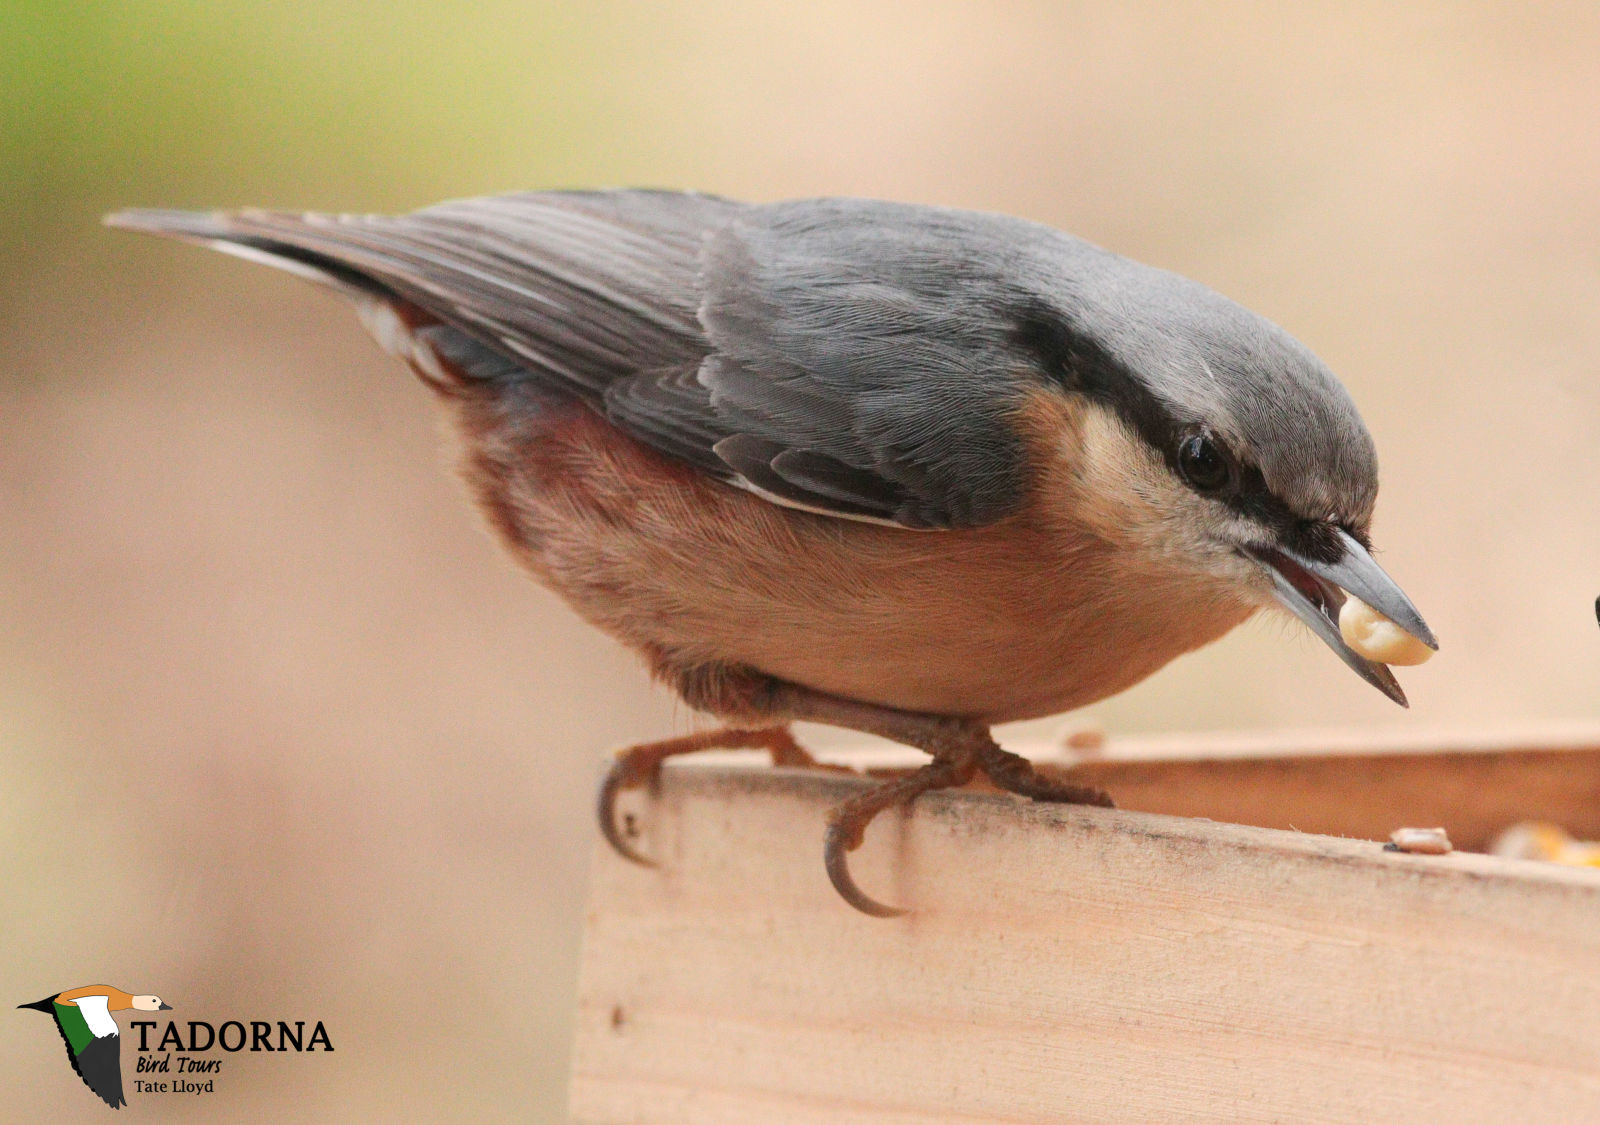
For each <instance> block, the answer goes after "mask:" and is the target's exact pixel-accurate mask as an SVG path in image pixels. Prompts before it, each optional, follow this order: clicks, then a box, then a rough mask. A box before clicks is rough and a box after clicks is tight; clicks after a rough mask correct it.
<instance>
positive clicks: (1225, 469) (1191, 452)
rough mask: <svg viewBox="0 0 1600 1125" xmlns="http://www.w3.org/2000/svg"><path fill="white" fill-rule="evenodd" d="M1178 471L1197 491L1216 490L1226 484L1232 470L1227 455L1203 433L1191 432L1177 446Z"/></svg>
mask: <svg viewBox="0 0 1600 1125" xmlns="http://www.w3.org/2000/svg"><path fill="white" fill-rule="evenodd" d="M1178 471H1179V472H1180V473H1182V474H1183V479H1184V480H1186V481H1188V482H1189V484H1190V486H1191V487H1192V488H1194V489H1195V490H1196V491H1198V492H1217V491H1220V490H1221V489H1224V488H1226V487H1227V486H1228V484H1229V482H1230V481H1231V480H1232V479H1233V470H1232V468H1231V467H1230V466H1229V464H1228V458H1227V456H1226V455H1225V454H1224V453H1223V452H1222V450H1221V449H1220V448H1219V447H1218V446H1217V443H1216V442H1214V441H1212V440H1211V439H1210V438H1209V437H1207V436H1206V435H1205V434H1192V435H1190V436H1189V437H1186V438H1184V439H1183V444H1182V445H1180V446H1178Z"/></svg>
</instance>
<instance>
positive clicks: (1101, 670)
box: [460, 402, 1250, 722]
mask: <svg viewBox="0 0 1600 1125" xmlns="http://www.w3.org/2000/svg"><path fill="white" fill-rule="evenodd" d="M542 409H543V412H542V413H538V414H535V413H532V412H526V411H519V412H517V413H516V414H514V415H510V416H508V415H506V414H504V413H502V412H501V411H499V410H490V409H485V408H484V406H483V405H482V404H474V403H470V402H469V403H465V404H463V405H462V407H461V413H460V418H461V421H462V427H463V432H464V435H465V437H466V458H465V462H466V472H467V477H468V480H469V482H470V483H471V485H472V487H473V488H474V490H475V492H476V493H477V496H478V498H479V500H480V501H481V503H482V505H483V507H484V509H485V510H486V512H488V514H489V516H490V519H491V522H493V523H494V525H495V526H496V528H497V529H498V530H499V531H500V533H501V535H502V537H503V538H504V539H505V540H506V541H507V543H508V545H509V546H510V547H511V549H512V550H513V551H514V552H515V553H516V554H517V556H518V557H519V558H520V560H521V561H522V562H523V563H524V564H525V565H526V566H527V567H528V568H529V569H530V570H531V571H533V573H534V574H535V575H537V576H538V577H539V578H540V579H541V580H542V581H543V582H545V583H546V584H547V585H549V586H550V587H551V588H552V589H553V590H555V591H556V592H558V593H559V594H561V595H562V596H563V597H564V598H565V599H566V600H567V601H568V602H569V603H571V605H572V606H573V607H574V608H575V609H576V610H577V611H578V612H579V613H580V614H582V615H583V616H584V617H585V618H587V619H588V620H589V621H591V622H592V623H594V624H595V625H597V626H599V627H600V628H602V629H604V630H606V631H607V632H609V633H611V634H612V635H614V636H616V637H617V638H619V639H621V640H622V641H623V642H624V643H627V644H629V645H631V646H633V647H635V648H637V649H640V650H642V651H647V652H650V653H652V654H653V655H654V656H655V657H656V658H657V659H664V660H665V661H666V662H667V663H668V664H670V665H674V666H677V667H689V666H694V665H698V664H705V663H734V664H744V665H749V666H752V667H754V668H757V669H759V670H761V671H764V672H766V673H768V674H770V675H773V676H777V677H779V678H781V679H785V680H789V681H792V682H795V683H799V684H804V685H806V686H809V687H814V688H817V689H820V690H824V691H828V692H833V693H836V694H840V695H845V696H848V697H850V698H854V699H859V700H864V701H868V702H873V703H880V704H884V705H888V706H893V707H898V708H903V709H907V710H913V711H928V712H936V713H941V714H959V715H968V716H973V717H977V718H982V719H985V720H988V721H992V722H1003V721H1007V720H1012V719H1021V718H1029V717H1035V716H1039V715H1047V714H1053V713H1056V712H1060V711H1064V710H1069V709H1071V708H1074V707H1079V706H1082V705H1084V704H1087V703H1091V702H1093V701H1094V700H1097V699H1101V698H1104V697H1105V696H1107V695H1111V694H1113V693H1115V692H1118V691H1121V690H1122V689H1124V688H1126V687H1128V686H1130V685H1132V684H1134V683H1136V682H1138V681H1139V680H1141V679H1143V678H1144V677H1146V676H1148V675H1149V674H1150V673H1152V672H1154V671H1155V670H1156V669H1157V668H1159V667H1161V666H1162V665H1163V664H1165V663H1167V662H1168V661H1169V660H1171V659H1172V658H1174V657H1175V656H1178V655H1180V654H1182V653H1184V652H1187V651H1189V650H1191V649H1193V648H1195V647H1197V646H1199V645H1202V644H1204V643H1206V642H1208V641H1210V640H1213V639H1215V638H1216V637H1218V636H1220V635H1221V634H1222V633H1224V632H1226V631H1227V630H1228V629H1229V628H1232V627H1233V626H1234V625H1235V624H1237V623H1238V622H1239V621H1241V620H1243V619H1244V618H1245V617H1246V616H1248V614H1249V612H1250V607H1249V606H1247V605H1244V604H1242V603H1237V602H1233V601H1229V600H1226V599H1217V598H1210V599H1204V598H1202V599H1198V600H1197V599H1196V598H1195V597H1194V591H1193V590H1190V589H1187V588H1183V583H1182V581H1181V580H1180V579H1177V578H1174V577H1172V576H1170V575H1163V574H1161V573H1160V572H1159V570H1158V569H1156V568H1151V569H1150V570H1149V572H1147V573H1141V572H1139V571H1138V570H1137V569H1135V570H1134V571H1132V572H1130V571H1129V569H1128V560H1127V559H1126V558H1125V557H1119V558H1118V559H1117V560H1116V561H1117V562H1118V566H1117V567H1116V568H1113V566H1112V562H1113V556H1112V554H1111V549H1110V548H1109V547H1108V546H1107V545H1106V544H1105V543H1104V542H1103V541H1102V540H1100V539H1098V538H1096V537H1094V536H1092V535H1089V534H1086V533H1082V532H1079V531H1074V530H1073V529H1072V528H1071V527H1070V526H1065V525H1063V524H1061V522H1060V521H1059V520H1045V519H1039V518H1035V517H1034V516H1032V515H1030V514H1029V513H1028V512H1024V513H1023V514H1021V515H1019V516H1017V517H1014V518H1012V519H1010V520H1007V521H1005V522H1003V523H1001V524H998V525H995V526H992V527H989V528H983V529H977V530H970V531H946V532H918V531H909V530H903V529H899V528H891V527H882V526H878V525H873V524H864V523H859V522H852V521H846V520H840V519H834V518H831V517H827V516H818V515H812V514H809V513H804V512H798V511H794V510H791V509H787V508H783V507H779V506H777V505H774V504H772V503H770V502H768V501H766V500H764V499H761V498H759V497H756V496H753V495H751V494H749V493H746V492H744V491H742V490H739V489H736V488H733V487H730V486H727V485H724V484H721V483H719V482H716V481H713V480H710V479H709V478H707V477H705V476H704V475H703V474H700V473H698V472H697V471H695V470H693V469H690V468H688V467H685V466H682V465H680V464H678V463H676V462H673V461H671V460H669V459H667V458H665V457H663V456H661V455H659V454H657V453H655V452H654V451H652V450H650V449H649V448H647V447H645V446H643V445H641V444H639V443H638V442H635V441H633V440H632V439H630V438H628V437H627V436H626V435H624V434H622V433H620V432H619V431H618V430H616V429H615V428H613V427H612V426H610V425H609V424H608V423H606V422H605V421H604V420H603V419H602V418H600V417H599V416H597V415H596V414H594V413H593V412H592V411H590V410H588V409H587V408H585V407H582V406H579V405H565V406H560V407H548V406H547V407H544V408H542ZM1190 604H1193V605H1195V606H1197V607H1199V608H1198V610H1197V611H1196V612H1189V613H1174V612H1173V608H1174V606H1175V605H1190Z"/></svg>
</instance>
